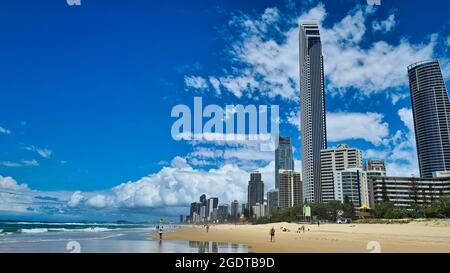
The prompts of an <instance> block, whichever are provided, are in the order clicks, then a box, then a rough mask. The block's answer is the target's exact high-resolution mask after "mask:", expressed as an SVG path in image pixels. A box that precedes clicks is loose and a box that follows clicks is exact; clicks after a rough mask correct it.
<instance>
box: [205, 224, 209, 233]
mask: <svg viewBox="0 0 450 273" xmlns="http://www.w3.org/2000/svg"><path fill="white" fill-rule="evenodd" d="M208 232H209V225H208V224H206V233H208Z"/></svg>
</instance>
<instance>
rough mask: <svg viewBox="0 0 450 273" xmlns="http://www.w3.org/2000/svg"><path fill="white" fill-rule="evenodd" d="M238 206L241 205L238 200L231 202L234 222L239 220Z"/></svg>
mask: <svg viewBox="0 0 450 273" xmlns="http://www.w3.org/2000/svg"><path fill="white" fill-rule="evenodd" d="M238 206H239V203H238V201H237V200H234V201H233V202H231V218H232V219H233V220H237V217H238Z"/></svg>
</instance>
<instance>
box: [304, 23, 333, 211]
mask: <svg viewBox="0 0 450 273" xmlns="http://www.w3.org/2000/svg"><path fill="white" fill-rule="evenodd" d="M300 110H301V112H300V116H301V128H302V129H301V142H302V176H303V199H306V200H307V201H308V202H320V201H321V182H320V151H321V150H323V149H326V148H327V130H326V119H325V85H324V72H323V56H322V43H321V41H320V31H319V25H318V23H317V22H314V21H303V22H301V25H300Z"/></svg>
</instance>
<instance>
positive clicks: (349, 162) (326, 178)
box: [320, 144, 362, 202]
mask: <svg viewBox="0 0 450 273" xmlns="http://www.w3.org/2000/svg"><path fill="white" fill-rule="evenodd" d="M348 168H362V152H361V150H359V149H356V148H350V147H348V146H347V145H345V144H340V145H338V146H337V147H336V148H334V149H324V150H322V151H321V154H320V171H321V177H320V178H321V187H322V202H329V201H331V200H335V195H334V177H333V175H334V172H335V171H343V170H345V169H348Z"/></svg>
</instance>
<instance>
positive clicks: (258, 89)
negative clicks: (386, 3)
mask: <svg viewBox="0 0 450 273" xmlns="http://www.w3.org/2000/svg"><path fill="white" fill-rule="evenodd" d="M374 13H375V9H372V8H366V9H363V8H355V9H353V10H351V11H350V12H349V13H348V15H346V16H345V17H344V18H342V19H341V20H340V21H338V22H337V23H335V24H334V25H332V26H331V27H328V26H324V25H323V22H324V21H325V19H326V17H327V11H326V9H325V6H324V5H323V4H319V5H317V6H316V7H314V8H312V9H310V10H308V11H307V12H305V13H303V14H302V15H300V16H299V17H298V18H292V17H289V16H285V15H283V14H280V11H279V10H278V9H276V8H268V9H266V10H265V11H264V12H263V13H262V14H261V15H258V16H251V15H248V14H241V15H239V16H235V17H233V19H232V20H231V21H230V22H229V24H228V25H229V27H230V28H232V29H233V30H235V31H237V32H238V35H237V37H234V38H236V39H235V40H234V42H232V44H231V46H230V48H229V50H228V51H227V52H226V53H227V54H229V56H230V58H229V59H230V60H232V62H231V63H230V68H229V69H225V71H226V73H225V74H223V75H216V76H213V77H214V79H216V80H215V83H214V86H215V87H214V88H215V89H222V90H226V91H228V92H230V93H231V94H234V95H235V96H236V97H238V98H239V97H242V96H243V95H247V96H249V97H251V96H253V97H256V96H258V95H261V96H264V97H269V98H274V97H277V96H279V97H281V98H284V99H288V100H294V101H297V100H298V97H299V96H298V86H299V83H298V78H299V72H298V71H299V69H298V59H299V58H298V51H299V48H298V46H299V45H298V32H299V28H298V22H299V21H301V20H305V19H314V20H317V21H318V22H319V23H320V24H321V37H322V44H323V54H324V59H325V74H326V77H327V83H328V86H327V91H329V92H331V93H332V94H341V95H343V94H345V93H346V92H347V89H349V88H352V89H354V90H356V91H357V92H359V94H360V95H362V97H370V96H371V95H373V94H379V93H381V92H384V93H386V95H387V96H388V97H390V98H391V99H392V102H393V103H396V102H397V101H398V100H399V99H402V98H405V97H406V95H405V94H404V93H402V92H403V91H402V90H399V89H401V88H403V87H406V86H407V80H408V79H407V75H406V72H405V70H406V67H407V66H408V65H410V64H411V62H414V61H419V60H424V59H429V58H431V57H432V56H433V51H434V48H435V45H436V41H437V35H431V36H430V38H429V39H428V41H426V42H425V43H422V44H412V43H410V42H409V41H408V40H406V39H401V40H400V41H399V42H398V43H389V42H386V41H383V40H380V41H375V42H373V43H371V44H368V45H366V44H365V45H364V46H363V45H362V42H363V38H364V35H365V34H366V33H367V27H366V20H367V17H369V16H372V15H373V14H374ZM293 22H294V23H293ZM395 24H396V21H395V15H391V16H389V17H388V18H387V20H385V21H382V22H378V21H375V23H374V26H375V28H376V29H380V30H386V31H387V30H392V28H393V27H394V25H395ZM286 26H287V27H286ZM275 37H276V38H275ZM219 82H220V84H219ZM200 86H201V88H205V86H204V85H200Z"/></svg>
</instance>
